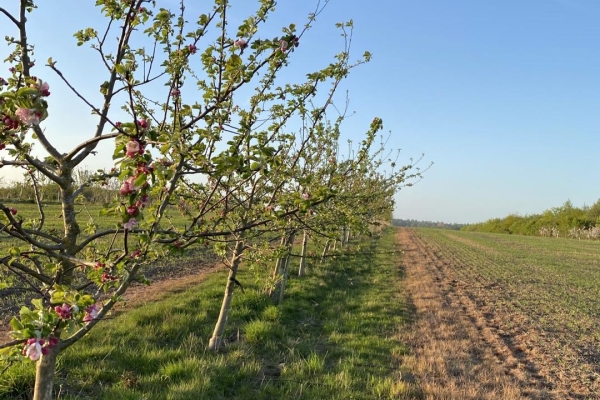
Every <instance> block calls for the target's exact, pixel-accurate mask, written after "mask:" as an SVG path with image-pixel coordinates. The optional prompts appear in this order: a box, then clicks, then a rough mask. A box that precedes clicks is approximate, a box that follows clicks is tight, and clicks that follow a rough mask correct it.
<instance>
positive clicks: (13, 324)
mask: <svg viewBox="0 0 600 400" xmlns="http://www.w3.org/2000/svg"><path fill="white" fill-rule="evenodd" d="M10 326H11V327H12V328H13V330H14V331H20V330H22V329H23V324H22V323H21V321H19V320H18V319H17V318H16V317H13V318H12V319H11V320H10Z"/></svg>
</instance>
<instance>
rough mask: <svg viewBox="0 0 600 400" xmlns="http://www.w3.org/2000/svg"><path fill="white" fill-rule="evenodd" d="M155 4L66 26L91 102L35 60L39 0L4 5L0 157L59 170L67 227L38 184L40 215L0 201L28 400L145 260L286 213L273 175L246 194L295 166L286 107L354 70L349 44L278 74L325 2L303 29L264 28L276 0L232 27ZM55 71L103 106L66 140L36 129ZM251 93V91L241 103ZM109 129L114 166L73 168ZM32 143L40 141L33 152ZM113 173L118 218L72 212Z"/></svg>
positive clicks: (92, 106)
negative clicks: (288, 158)
mask: <svg viewBox="0 0 600 400" xmlns="http://www.w3.org/2000/svg"><path fill="white" fill-rule="evenodd" d="M157 3H160V2H158V1H149V0H97V1H96V6H97V7H98V10H99V12H100V13H102V15H103V16H104V17H105V19H106V21H107V23H106V25H105V26H104V27H102V29H100V28H98V27H90V28H85V29H82V30H81V31H79V32H76V33H75V39H76V41H77V44H78V45H80V46H81V45H89V46H91V48H92V49H93V50H94V51H95V52H96V53H97V56H98V59H97V60H98V63H100V65H102V66H103V67H104V69H105V77H104V78H102V80H101V84H100V94H101V100H100V101H99V102H96V101H94V100H92V99H91V98H88V97H86V96H85V95H84V94H83V93H84V91H82V90H80V89H79V88H77V87H75V85H74V84H72V80H71V79H70V77H69V76H68V74H66V73H64V72H63V70H61V62H62V61H61V60H59V59H56V60H54V59H52V58H50V59H48V61H47V63H46V65H45V67H42V66H41V65H40V64H41V63H40V61H39V60H35V59H34V56H35V53H34V48H33V46H32V43H29V38H28V34H27V28H28V25H27V16H28V14H29V13H32V12H35V11H36V8H37V5H36V4H35V2H34V1H32V0H15V4H16V6H15V9H14V10H10V9H8V8H4V7H0V13H1V14H2V17H4V20H5V23H3V25H2V27H3V29H6V30H8V29H12V31H11V32H7V34H8V36H7V43H8V45H9V47H10V48H11V49H12V51H11V53H10V54H9V55H8V57H7V58H6V62H7V63H8V64H9V72H10V73H9V75H8V76H6V77H3V78H1V79H0V147H1V148H2V149H3V150H2V151H3V152H4V157H3V158H2V160H1V161H0V166H2V167H20V168H24V169H25V170H26V171H28V172H29V173H31V174H41V176H44V177H45V178H46V179H48V180H49V181H52V182H54V183H55V184H56V185H57V186H58V187H59V191H60V203H61V211H62V212H61V216H60V218H61V221H62V229H61V230H59V231H56V230H55V229H50V228H49V227H48V223H47V222H48V221H47V219H48V217H47V216H46V214H45V213H44V205H45V204H44V201H43V199H42V198H41V197H40V196H36V205H37V208H38V211H39V218H38V219H35V220H31V221H27V220H25V219H23V218H22V216H21V215H20V214H19V212H18V209H17V208H15V207H11V206H9V205H6V204H0V212H1V214H0V215H1V219H0V232H1V234H2V235H3V236H6V237H10V238H11V239H12V240H13V243H14V245H13V246H12V247H11V249H10V251H9V255H8V256H6V257H3V258H2V259H0V263H1V264H2V274H3V276H6V277H8V278H7V279H4V280H3V282H2V283H3V284H5V285H8V284H11V282H12V281H14V280H19V281H20V282H22V283H24V284H26V285H27V287H28V289H29V290H30V292H31V293H32V294H33V295H32V297H33V299H32V300H31V305H27V304H24V305H23V307H22V308H21V310H20V312H19V315H18V316H15V317H14V318H13V319H12V321H11V327H12V329H13V332H12V336H13V339H14V340H12V341H10V342H8V343H5V344H2V345H0V352H1V355H2V357H3V358H4V359H6V360H15V359H18V358H23V357H26V358H29V359H31V360H33V361H35V362H36V363H37V364H36V382H35V389H34V399H36V400H47V399H50V398H52V392H53V379H54V373H55V367H56V360H57V356H58V355H59V354H60V352H61V351H63V350H64V349H66V348H67V347H69V346H71V345H73V344H74V343H76V342H77V341H78V340H79V339H81V338H82V337H83V336H84V335H85V334H86V333H87V332H89V331H90V330H91V329H92V328H93V327H94V326H95V325H96V324H97V323H98V322H99V321H101V320H102V319H103V318H104V317H105V316H106V315H107V313H108V312H109V311H110V310H111V309H112V307H113V306H114V305H115V304H116V303H117V302H118V301H119V300H120V299H121V297H122V296H123V294H124V293H125V292H126V290H127V288H128V287H129V286H130V285H131V283H132V282H133V281H134V280H136V279H143V277H142V272H143V266H144V265H145V264H146V263H149V262H152V261H153V260H155V259H156V258H158V257H161V256H164V255H166V254H169V252H172V251H179V250H181V249H185V248H188V247H190V246H193V245H195V244H198V243H201V242H202V243H203V242H204V241H206V240H207V239H212V240H219V238H228V237H229V238H230V237H232V235H234V234H239V233H240V232H244V231H246V230H249V229H252V228H256V227H257V226H262V225H267V224H269V223H270V222H271V221H272V220H273V219H274V218H275V217H277V218H280V217H281V215H279V214H277V212H271V211H272V210H270V209H268V207H275V205H276V203H275V201H276V196H273V194H272V193H271V200H272V201H271V202H270V201H269V200H268V199H269V195H268V193H267V192H268V190H269V187H268V186H262V187H261V188H260V190H259V191H260V197H261V198H262V199H267V201H266V203H265V202H262V201H261V202H253V203H252V204H250V203H247V200H248V199H247V198H245V197H243V196H244V195H243V193H244V192H245V190H246V189H247V188H248V187H251V186H252V185H255V182H259V181H260V182H264V181H266V180H265V179H264V178H263V176H266V174H268V171H270V170H271V169H272V168H273V167H274V166H278V168H279V171H280V172H281V174H282V176H289V175H290V174H288V173H285V172H284V171H283V170H282V167H281V166H285V165H287V164H286V163H279V164H278V157H279V155H280V154H282V153H281V151H282V149H284V148H285V143H286V140H289V138H288V139H286V138H285V135H284V132H285V130H284V127H285V126H286V124H288V122H289V121H290V119H291V117H292V116H294V115H303V113H306V110H307V109H308V106H307V105H308V104H309V99H310V98H311V97H312V96H315V95H316V93H317V89H318V88H319V86H320V84H321V83H322V82H324V81H327V80H329V81H331V82H339V81H340V80H341V79H342V78H344V77H345V76H346V75H347V73H348V71H349V69H350V65H349V64H348V62H347V51H346V50H345V51H344V52H343V53H342V54H341V55H340V56H339V57H338V59H337V60H338V62H334V63H332V64H331V65H329V66H327V67H326V68H324V69H322V70H318V71H317V72H315V73H311V74H308V75H307V79H306V81H303V82H298V83H292V84H290V83H287V82H281V81H280V80H279V78H278V75H279V72H280V71H281V70H282V69H284V68H286V67H287V66H288V65H289V63H290V62H292V61H293V58H294V57H293V55H294V51H295V49H296V48H297V47H298V46H299V45H300V41H301V38H302V36H303V34H304V32H305V31H306V30H308V29H309V28H310V27H311V25H312V24H313V22H314V20H315V17H316V16H317V15H318V13H319V12H320V10H321V8H320V7H319V6H318V5H317V8H316V9H315V12H314V13H312V14H310V15H309V16H308V20H307V21H306V24H305V25H302V29H300V30H298V29H297V28H296V25H294V24H290V25H289V26H287V27H285V28H283V29H282V31H281V34H279V35H276V36H273V35H271V36H267V35H265V34H262V33H261V32H262V28H263V27H264V26H266V24H267V21H268V19H269V17H270V15H271V14H272V13H273V12H274V10H275V1H274V0H260V1H259V2H257V5H256V7H257V8H256V11H255V12H254V13H253V14H252V15H250V16H249V17H248V18H247V19H245V20H243V21H242V22H241V24H240V25H239V26H237V27H234V28H233V27H230V25H229V24H228V22H229V17H228V15H229V14H228V13H229V10H230V7H231V4H230V2H229V1H227V0H215V1H214V3H213V5H212V7H210V8H209V9H207V12H206V13H203V14H200V15H194V16H192V17H193V18H194V19H195V21H196V22H195V23H188V22H187V18H189V17H190V13H189V11H187V8H186V2H184V1H183V0H182V1H181V2H180V7H179V9H178V10H176V11H175V12H174V11H171V10H168V9H167V8H161V7H159V4H157ZM43 6H48V5H43ZM6 22H8V23H6ZM115 37H116V40H114V39H113V38H115ZM368 58H369V54H365V59H366V60H368ZM360 62H362V61H360ZM360 62H359V63H360ZM50 77H52V78H50ZM49 79H54V80H55V81H56V82H60V85H62V86H63V87H65V88H68V89H69V90H71V91H72V93H73V94H74V95H75V96H76V97H77V98H78V99H79V100H80V101H81V102H82V103H83V104H85V105H86V106H87V107H88V108H89V110H90V111H91V113H92V114H93V115H94V116H95V117H96V119H97V124H96V126H95V128H93V129H91V130H90V131H89V132H87V135H86V136H85V137H82V141H81V142H80V143H78V144H74V145H73V146H72V147H71V148H68V149H66V151H65V149H59V148H58V147H57V146H56V145H55V144H54V143H53V142H52V140H51V138H52V135H50V134H49V133H50V132H47V131H46V130H45V128H44V125H45V121H46V120H47V119H49V118H52V110H53V108H55V107H61V106H62V107H68V105H63V104H56V103H53V102H52V99H53V97H52V88H51V87H50V85H49V84H48V80H49ZM332 87H333V88H335V87H336V85H335V84H334V85H333V86H332ZM248 93H254V95H252V96H251V101H250V105H249V106H248V107H244V106H243V104H244V101H243V99H247V96H248ZM329 104H331V99H329V100H327V101H325V102H324V103H323V105H322V107H320V108H317V109H315V110H314V114H313V115H312V118H314V119H315V120H316V121H319V120H321V119H322V118H323V117H324V111H325V108H326V107H327V106H328V105H329ZM118 107H121V108H120V109H119V108H118ZM265 121H266V122H265ZM65 123H68V122H65ZM265 124H266V125H265ZM263 125H264V126H267V127H268V128H265V127H264V126H263ZM104 141H110V142H111V143H114V152H113V154H112V157H113V160H114V166H113V167H112V168H107V169H106V170H99V171H98V173H96V174H93V175H90V176H88V177H87V180H84V181H81V180H80V179H78V177H77V176H76V169H77V168H78V167H80V166H81V165H83V164H82V163H83V162H84V161H85V160H86V159H88V157H90V156H91V155H95V154H96V152H97V151H98V148H99V146H98V145H99V144H100V143H101V142H104ZM38 147H40V148H41V150H42V153H43V154H41V155H40V153H39V152H36V151H34V150H37V148H38ZM232 178H234V179H232ZM111 179H118V180H119V181H120V182H121V183H120V188H119V195H118V196H117V197H116V198H114V199H113V201H112V203H110V204H109V205H108V206H107V207H106V208H105V209H104V211H103V219H105V220H106V218H110V219H111V221H112V227H109V228H106V227H103V226H101V225H100V224H98V223H96V222H94V220H88V219H87V217H85V220H82V216H81V215H80V214H79V213H78V210H77V204H78V202H79V201H80V200H79V199H80V195H81V194H82V192H83V191H84V190H85V188H86V187H88V186H90V185H92V184H93V183H97V182H105V181H108V180H111ZM32 182H33V185H34V187H35V185H36V183H35V182H36V181H35V180H32ZM261 184H262V183H261ZM256 187H257V188H258V186H256ZM244 202H246V203H244ZM237 204H247V207H246V211H247V213H246V214H244V215H245V216H244V217H243V218H241V219H239V223H237V224H234V225H232V224H227V220H228V218H229V215H231V213H232V212H235V209H236V207H237ZM256 205H258V207H259V209H260V211H255V210H256V208H255V206H256ZM265 207H267V209H265ZM300 208H301V207H296V208H292V209H289V210H287V212H288V214H289V215H292V214H294V213H296V212H298V210H300ZM175 210H178V211H179V212H181V213H182V214H183V215H184V216H185V217H186V218H187V221H186V223H185V224H183V226H181V225H177V224H174V223H172V222H171V220H170V219H169V214H170V213H172V212H175ZM238 242H239V240H238ZM237 246H238V245H236V246H235V247H237ZM234 260H235V259H234Z"/></svg>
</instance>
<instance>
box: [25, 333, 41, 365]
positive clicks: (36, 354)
mask: <svg viewBox="0 0 600 400" xmlns="http://www.w3.org/2000/svg"><path fill="white" fill-rule="evenodd" d="M23 354H24V355H25V356H26V357H29V359H30V360H33V361H37V360H39V359H40V357H41V356H42V343H40V340H39V339H36V338H31V339H29V340H28V341H27V342H26V343H25V348H23Z"/></svg>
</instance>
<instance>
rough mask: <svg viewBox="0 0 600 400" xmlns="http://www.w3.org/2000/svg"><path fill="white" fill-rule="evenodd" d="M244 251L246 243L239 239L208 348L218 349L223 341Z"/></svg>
mask: <svg viewBox="0 0 600 400" xmlns="http://www.w3.org/2000/svg"><path fill="white" fill-rule="evenodd" d="M243 251H244V243H243V242H241V241H237V242H236V243H235V248H234V250H233V255H232V257H231V269H230V270H229V275H228V277H227V285H226V286H225V295H224V296H223V303H222V304H221V312H220V313H219V319H218V320H217V324H216V325H215V330H214V332H213V335H212V337H211V338H210V340H209V342H208V349H209V350H212V351H218V350H219V347H221V343H222V341H223V332H224V331H225V326H226V325H227V316H228V315H229V310H230V308H231V299H232V298H233V289H234V288H235V282H236V281H235V277H236V275H237V271H238V268H239V266H240V261H241V255H242V252H243Z"/></svg>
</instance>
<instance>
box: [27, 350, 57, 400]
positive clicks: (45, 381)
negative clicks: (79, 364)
mask: <svg viewBox="0 0 600 400" xmlns="http://www.w3.org/2000/svg"><path fill="white" fill-rule="evenodd" d="M59 351H60V347H59V346H55V347H53V348H51V349H48V354H46V355H43V356H42V357H41V358H40V359H39V360H38V362H37V366H36V368H35V387H34V389H33V400H52V399H53V397H52V389H53V388H54V372H55V371H56V356H57V355H58V353H59Z"/></svg>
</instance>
